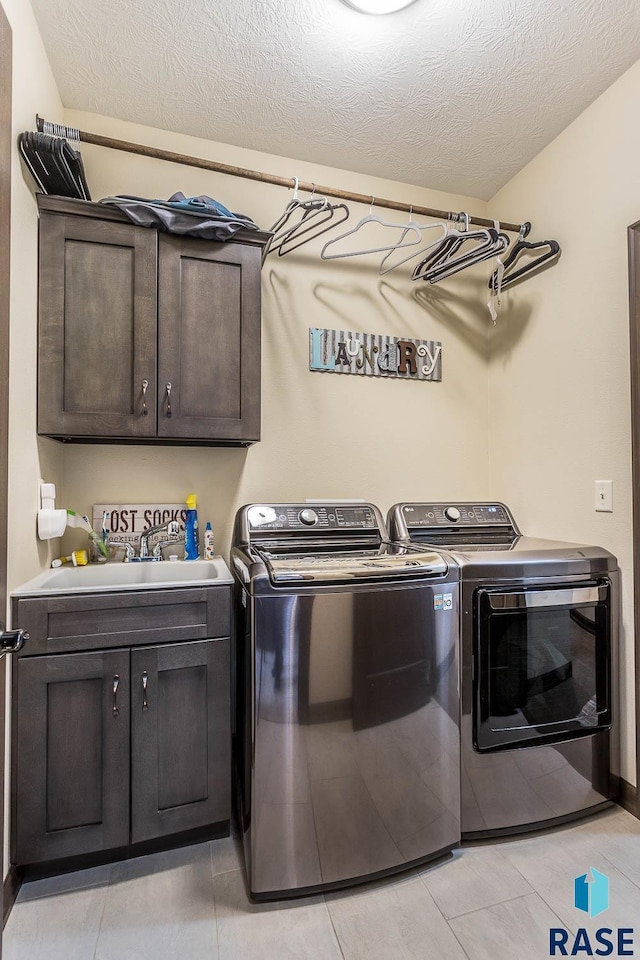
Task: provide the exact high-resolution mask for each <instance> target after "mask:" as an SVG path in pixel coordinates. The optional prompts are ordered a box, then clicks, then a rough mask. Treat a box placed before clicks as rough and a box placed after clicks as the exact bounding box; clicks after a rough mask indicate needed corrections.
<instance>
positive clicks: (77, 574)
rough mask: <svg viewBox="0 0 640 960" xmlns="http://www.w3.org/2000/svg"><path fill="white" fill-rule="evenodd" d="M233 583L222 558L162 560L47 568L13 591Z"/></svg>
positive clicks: (32, 594) (47, 592) (50, 592)
mask: <svg viewBox="0 0 640 960" xmlns="http://www.w3.org/2000/svg"><path fill="white" fill-rule="evenodd" d="M229 583H233V577H232V576H231V573H230V572H229V568H228V567H227V565H226V563H225V562H224V560H223V559H222V557H215V558H214V559H213V560H160V561H158V562H149V561H147V562H142V563H122V562H117V561H111V562H109V563H102V564H98V563H96V564H88V565H87V566H86V567H72V566H68V567H67V566H64V567H57V568H56V569H55V570H46V571H45V572H44V573H41V574H40V575H39V576H37V577H34V579H33V580H28V581H27V583H23V584H22V585H21V586H20V587H17V589H16V590H14V591H13V592H12V594H11V595H12V596H13V597H38V596H52V595H53V594H56V593H96V592H99V593H102V592H107V591H116V590H148V589H159V588H162V587H202V586H221V585H223V584H229Z"/></svg>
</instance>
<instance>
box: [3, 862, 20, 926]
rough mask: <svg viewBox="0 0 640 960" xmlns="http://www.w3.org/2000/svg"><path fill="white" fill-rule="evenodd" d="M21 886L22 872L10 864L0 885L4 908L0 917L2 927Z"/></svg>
mask: <svg viewBox="0 0 640 960" xmlns="http://www.w3.org/2000/svg"><path fill="white" fill-rule="evenodd" d="M21 886H22V874H21V873H20V872H19V870H18V868H17V867H15V866H14V865H13V864H11V866H10V867H9V873H8V874H7V875H6V877H5V878H4V883H3V885H2V906H3V908H4V909H3V917H2V926H3V927H4V926H5V924H6V922H7V920H8V919H9V914H10V913H11V910H12V908H13V905H14V903H15V902H16V897H17V896H18V892H19V890H20V887H21Z"/></svg>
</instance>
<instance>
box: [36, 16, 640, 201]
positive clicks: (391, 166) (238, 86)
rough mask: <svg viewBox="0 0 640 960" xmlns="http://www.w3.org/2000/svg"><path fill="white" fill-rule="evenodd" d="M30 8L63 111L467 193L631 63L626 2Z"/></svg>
mask: <svg viewBox="0 0 640 960" xmlns="http://www.w3.org/2000/svg"><path fill="white" fill-rule="evenodd" d="M32 3H33V7H34V10H35V13H36V17H37V19H38V22H39V25H40V29H41V31H42V35H43V38H44V42H45V45H46V47H47V51H48V53H49V57H50V59H51V64H52V67H53V70H54V74H55V76H56V79H57V82H58V86H59V89H60V94H61V96H62V100H63V103H64V104H65V106H67V107H74V108H77V109H80V110H88V111H92V112H95V113H101V114H105V115H107V116H112V117H118V118H120V119H124V120H131V121H134V122H137V123H142V124H147V125H149V126H153V127H160V128H163V129H168V130H174V131H178V132H181V133H187V134H192V135H195V136H199V137H204V138H206V139H211V140H218V141H223V142H226V143H231V144H238V145H240V146H244V147H252V148H254V149H257V150H263V151H266V152H267V153H274V154H279V155H283V156H287V157H293V158H296V159H301V160H312V161H317V162H319V163H323V164H327V165H331V166H337V167H344V168H347V169H350V170H355V171H358V172H362V173H370V174H374V175H377V176H381V177H388V178H390V179H393V180H401V181H404V182H406V183H414V184H422V185H424V186H426V187H433V188H436V189H441V190H448V191H452V192H456V193H462V194H466V195H469V196H476V197H481V198H483V199H488V198H489V197H491V196H492V195H493V194H494V192H495V191H496V190H497V189H498V188H499V187H501V186H502V185H503V184H504V183H506V181H507V180H509V179H510V177H512V176H513V175H514V174H515V173H516V172H517V171H518V170H519V169H520V168H521V167H523V166H524V165H525V164H526V163H527V162H528V160H530V159H531V158H532V157H533V156H534V155H535V154H536V153H537V152H538V151H539V150H540V149H541V148H542V147H543V146H545V144H547V143H548V142H549V141H550V140H551V139H553V137H554V136H555V135H556V134H557V133H559V132H560V131H561V130H562V129H563V128H564V127H565V126H566V125H567V124H568V123H569V122H570V121H571V120H573V119H574V118H575V117H576V116H578V114H579V113H580V112H581V111H582V110H583V109H584V108H585V107H586V106H588V105H589V104H590V103H591V102H592V101H593V100H594V99H595V98H596V97H597V96H598V95H599V94H600V93H601V92H602V91H603V90H605V89H606V88H607V87H608V86H609V85H610V84H611V83H612V82H613V81H614V80H615V79H616V78H617V77H619V76H620V75H621V74H622V73H623V72H624V70H625V69H627V68H628V67H629V66H631V64H632V63H634V62H635V61H636V60H637V59H638V58H640V2H638V0H418V2H417V3H414V4H413V5H412V6H410V7H408V8H407V9H406V10H404V11H402V12H401V13H396V14H392V15H391V16H387V17H370V16H364V15H362V14H360V13H357V12H355V11H354V10H353V9H351V8H349V7H347V6H345V5H344V4H343V3H341V2H340V0H32ZM287 175H288V173H287Z"/></svg>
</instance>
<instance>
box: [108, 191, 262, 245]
mask: <svg viewBox="0 0 640 960" xmlns="http://www.w3.org/2000/svg"><path fill="white" fill-rule="evenodd" d="M100 202H101V203H105V204H108V205H110V206H114V207H118V209H119V210H122V212H123V213H124V214H126V216H127V217H129V219H130V220H131V221H133V223H135V224H137V225H138V226H140V227H155V228H156V229H157V230H160V231H162V232H163V233H179V234H182V235H183V236H190V237H200V238H201V239H202V240H220V241H224V240H231V239H232V238H233V237H234V236H235V234H236V233H237V232H238V231H239V230H259V229H260V228H259V226H258V225H257V223H254V221H253V220H252V219H251V217H248V216H246V214H244V213H233V212H232V211H231V210H228V209H227V207H225V206H224V205H223V204H222V203H220V202H219V201H218V200H214V199H213V197H207V196H206V195H202V196H200V197H185V195H184V193H174V194H173V196H171V197H169V199H168V200H149V199H147V198H145V197H130V196H124V195H123V196H117V197H105V198H104V200H101V201H100Z"/></svg>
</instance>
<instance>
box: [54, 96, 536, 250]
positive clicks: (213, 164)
mask: <svg viewBox="0 0 640 960" xmlns="http://www.w3.org/2000/svg"><path fill="white" fill-rule="evenodd" d="M45 123H46V121H45V120H43V119H42V118H41V117H39V116H38V115H37V114H36V126H37V129H38V130H39V131H40V132H42V131H43V128H44V125H45ZM49 126H51V127H52V128H53V127H55V126H56V125H54V124H50V125H49ZM57 128H58V131H60V130H64V129H66V130H68V131H69V132H70V134H71V136H70V139H73V138H74V136H75V138H76V139H79V140H81V141H82V142H84V143H92V144H94V146H96V147H109V148H110V149H111V150H123V151H124V152H125V153H135V154H137V155H138V156H141V157H151V158H152V159H154V160H167V161H168V162H169V163H182V164H185V165H186V166H188V167H198V168H199V169H200V170H212V171H213V172H214V173H226V174H228V175H229V176H231V177H243V178H244V179H245V180H257V181H259V182H260V183H271V184H273V185H274V186H276V187H288V188H289V189H293V187H294V186H295V178H294V177H278V176H276V175H275V174H273V173H261V172H260V171H259V170H249V169H247V168H246V167H236V166H233V165H231V164H229V163H219V162H218V161H217V160H204V159H203V158H202V157H190V156H189V155H188V154H184V153H174V152H173V151H171V150H162V149H161V148H160V147H147V146H145V145H144V144H141V143H133V142H132V141H130V140H114V139H113V138H112V137H103V136H100V135H99V134H97V133H87V132H86V131H85V130H78V129H76V128H75V127H73V128H72V127H67V128H65V127H63V126H62V125H57ZM298 189H299V190H302V191H304V192H305V193H311V192H312V191H313V190H315V192H316V193H318V194H320V195H321V196H325V197H334V198H335V199H337V200H350V201H351V202H352V203H363V204H365V205H367V206H368V205H369V204H371V202H372V201H373V205H374V206H375V207H378V208H380V207H385V208H386V209H388V210H400V211H402V212H403V213H409V214H411V213H414V214H416V215H417V216H420V217H434V218H435V219H436V220H447V219H449V218H453V219H457V220H458V221H460V222H462V221H463V219H464V218H463V217H461V215H460V213H454V212H452V211H447V210H436V209H434V208H433V207H419V206H416V205H415V204H408V203H402V202H401V201H399V200H387V199H385V198H384V197H372V196H371V194H367V193H353V192H352V191H351V190H339V189H338V188H337V187H326V186H324V185H323V184H321V183H308V182H306V181H304V180H300V181H299V182H298ZM469 223H474V224H476V225H477V226H479V227H493V226H494V223H495V221H493V220H488V219H486V218H485V217H477V216H472V215H470V216H469ZM521 226H522V225H521V224H519V223H505V222H504V221H502V220H501V221H500V229H501V230H508V231H509V232H512V233H519V232H520V228H521Z"/></svg>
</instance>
